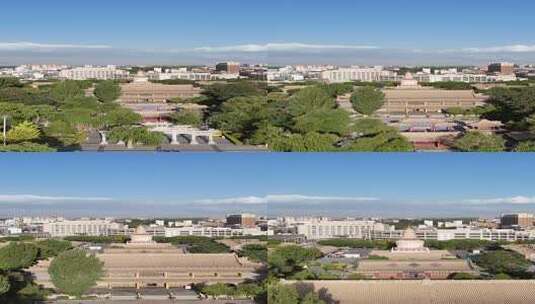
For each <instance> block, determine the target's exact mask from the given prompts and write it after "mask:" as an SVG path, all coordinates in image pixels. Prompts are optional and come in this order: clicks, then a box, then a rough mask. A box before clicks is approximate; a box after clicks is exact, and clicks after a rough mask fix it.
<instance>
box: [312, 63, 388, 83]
mask: <svg viewBox="0 0 535 304" xmlns="http://www.w3.org/2000/svg"><path fill="white" fill-rule="evenodd" d="M396 75H397V74H396V73H395V72H392V71H387V70H385V69H383V67H380V66H378V67H373V68H360V67H351V68H338V69H333V70H327V71H323V72H321V79H322V80H324V81H327V82H330V83H340V82H351V81H363V82H373V81H382V80H386V79H389V78H391V77H395V76H396Z"/></svg>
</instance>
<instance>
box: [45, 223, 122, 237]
mask: <svg viewBox="0 0 535 304" xmlns="http://www.w3.org/2000/svg"><path fill="white" fill-rule="evenodd" d="M119 229H121V225H120V224H118V223H115V222H112V221H110V220H98V219H97V220H83V219H81V220H64V221H58V222H52V223H44V224H43V232H45V233H49V234H50V236H51V237H67V236H78V235H84V236H107V235H111V234H113V233H112V232H113V231H117V230H119Z"/></svg>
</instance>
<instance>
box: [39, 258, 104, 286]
mask: <svg viewBox="0 0 535 304" xmlns="http://www.w3.org/2000/svg"><path fill="white" fill-rule="evenodd" d="M48 273H49V274H50V278H51V280H52V283H53V284H54V286H56V288H58V289H59V290H60V291H61V292H64V293H66V294H69V295H72V296H77V297H80V296H82V295H83V294H84V293H85V292H86V291H88V290H89V289H90V288H91V287H93V286H95V284H96V282H97V281H98V280H99V279H100V278H101V277H102V275H103V273H104V272H103V263H102V262H101V261H99V259H98V258H97V257H95V256H93V255H88V254H87V253H86V252H85V251H83V250H80V249H74V250H69V251H65V252H63V253H61V254H60V255H58V256H57V257H56V258H54V260H52V263H51V264H50V267H49V268H48Z"/></svg>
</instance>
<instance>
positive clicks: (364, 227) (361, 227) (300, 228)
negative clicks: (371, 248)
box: [297, 220, 394, 240]
mask: <svg viewBox="0 0 535 304" xmlns="http://www.w3.org/2000/svg"><path fill="white" fill-rule="evenodd" d="M393 229H394V228H393V227H391V226H390V225H386V224H382V223H378V222H376V221H364V220H360V221H321V222H310V223H302V224H298V225H297V234H299V235H304V236H305V237H306V238H307V239H308V240H321V239H330V238H342V237H345V238H354V239H372V238H373V235H374V232H387V231H392V230H393Z"/></svg>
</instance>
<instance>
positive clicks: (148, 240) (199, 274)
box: [29, 227, 262, 290]
mask: <svg viewBox="0 0 535 304" xmlns="http://www.w3.org/2000/svg"><path fill="white" fill-rule="evenodd" d="M93 254H95V256H96V257H98V259H99V260H100V261H102V262H103V263H104V270H105V276H104V277H103V278H102V279H101V280H100V281H99V282H98V283H97V286H96V287H97V288H99V289H122V288H131V289H136V290H141V289H146V288H163V289H173V288H183V287H184V286H189V285H191V284H197V283H206V284H211V283H229V284H238V283H240V282H243V281H244V280H246V279H255V278H256V276H257V271H259V270H260V269H261V267H262V265H261V264H257V263H253V262H250V261H249V260H247V259H246V258H240V257H238V256H237V255H235V254H232V253H224V254H189V253H186V252H185V251H184V249H182V248H178V247H175V246H173V245H171V244H161V243H156V242H154V241H153V239H152V235H151V234H149V233H147V232H146V231H145V230H144V229H143V228H142V227H140V228H138V229H137V230H136V232H135V233H134V234H133V235H132V236H131V241H130V242H129V243H127V244H111V245H109V246H107V247H105V248H102V249H101V250H99V251H97V252H93ZM50 262H51V261H41V262H39V263H38V264H37V265H36V266H33V267H32V268H30V269H29V272H31V273H33V274H34V276H35V278H36V282H37V283H38V284H40V285H43V286H44V287H47V288H53V284H52V282H51V281H50V277H49V275H48V267H49V265H50Z"/></svg>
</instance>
